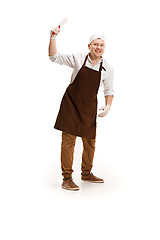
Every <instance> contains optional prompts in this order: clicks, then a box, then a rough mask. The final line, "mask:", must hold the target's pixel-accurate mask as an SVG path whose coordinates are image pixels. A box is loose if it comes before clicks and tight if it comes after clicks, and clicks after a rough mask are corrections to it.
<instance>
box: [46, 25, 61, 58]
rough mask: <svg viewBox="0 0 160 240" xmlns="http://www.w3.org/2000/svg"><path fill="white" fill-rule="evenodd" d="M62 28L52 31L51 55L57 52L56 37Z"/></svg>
mask: <svg viewBox="0 0 160 240" xmlns="http://www.w3.org/2000/svg"><path fill="white" fill-rule="evenodd" d="M59 32H60V29H59V28H58V27H56V28H54V29H52V30H51V31H50V42H49V48H48V52H49V56H53V55H55V54H56V53H57V47H56V37H57V35H58V34H59Z"/></svg>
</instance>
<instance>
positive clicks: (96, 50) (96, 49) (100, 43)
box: [88, 38, 105, 58]
mask: <svg viewBox="0 0 160 240" xmlns="http://www.w3.org/2000/svg"><path fill="white" fill-rule="evenodd" d="M88 49H89V50H90V53H91V55H92V56H94V57H97V58H99V57H101V56H102V54H103V53H104V50H105V42H104V40H103V39H99V38H96V39H94V40H93V41H92V42H91V43H90V44H88Z"/></svg>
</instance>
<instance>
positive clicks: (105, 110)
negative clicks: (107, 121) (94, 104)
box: [98, 105, 111, 117]
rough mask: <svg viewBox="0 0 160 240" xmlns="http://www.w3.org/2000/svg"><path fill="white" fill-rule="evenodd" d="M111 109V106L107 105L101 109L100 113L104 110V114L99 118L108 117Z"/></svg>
mask: <svg viewBox="0 0 160 240" xmlns="http://www.w3.org/2000/svg"><path fill="white" fill-rule="evenodd" d="M110 108H111V106H110V105H106V106H104V107H102V108H100V109H99V111H100V110H103V112H101V113H100V114H99V115H98V117H104V116H106V115H107V113H108V112H109V110H110Z"/></svg>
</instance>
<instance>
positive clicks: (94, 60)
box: [89, 53, 102, 62]
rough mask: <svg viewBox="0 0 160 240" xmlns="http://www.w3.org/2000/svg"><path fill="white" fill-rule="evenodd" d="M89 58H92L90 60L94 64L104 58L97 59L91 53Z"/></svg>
mask: <svg viewBox="0 0 160 240" xmlns="http://www.w3.org/2000/svg"><path fill="white" fill-rule="evenodd" d="M89 56H90V59H91V61H92V62H98V61H99V60H100V59H101V58H102V56H100V57H96V56H94V55H92V54H91V53H89Z"/></svg>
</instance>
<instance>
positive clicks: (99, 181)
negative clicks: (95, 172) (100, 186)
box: [81, 179, 104, 183]
mask: <svg viewBox="0 0 160 240" xmlns="http://www.w3.org/2000/svg"><path fill="white" fill-rule="evenodd" d="M81 180H82V181H85V182H92V183H104V181H103V180H97V181H94V180H84V179H81Z"/></svg>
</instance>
